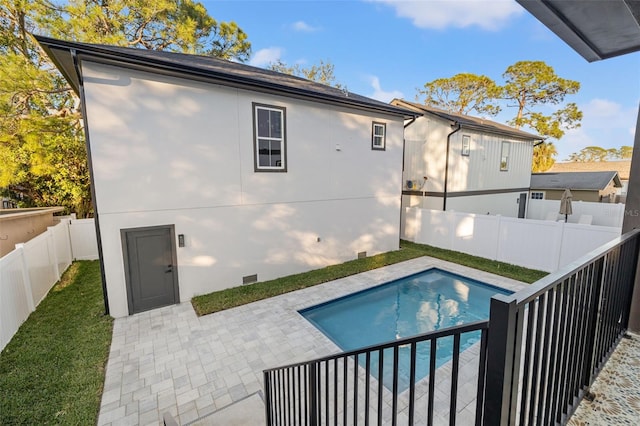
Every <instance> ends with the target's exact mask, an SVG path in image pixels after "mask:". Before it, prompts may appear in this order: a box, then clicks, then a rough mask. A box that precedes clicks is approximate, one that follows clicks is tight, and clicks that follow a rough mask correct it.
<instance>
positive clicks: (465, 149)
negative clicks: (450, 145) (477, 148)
mask: <svg viewBox="0 0 640 426" xmlns="http://www.w3.org/2000/svg"><path fill="white" fill-rule="evenodd" d="M470 151H471V136H469V135H462V150H461V151H460V154H462V155H464V156H466V157H468V156H469V152H470Z"/></svg>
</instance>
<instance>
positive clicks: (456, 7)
mask: <svg viewBox="0 0 640 426" xmlns="http://www.w3.org/2000/svg"><path fill="white" fill-rule="evenodd" d="M370 1H373V2H376V3H383V4H386V5H388V6H390V7H392V8H393V9H395V11H396V14H397V15H398V16H400V17H402V18H408V19H410V20H411V21H412V22H413V25H415V26H416V27H418V28H432V29H438V30H441V29H445V28H448V27H454V28H465V27H471V26H478V27H480V28H482V29H485V30H490V31H495V30H498V29H500V28H501V27H503V26H504V25H505V24H507V23H508V22H509V21H510V20H511V19H513V18H514V17H516V16H518V15H521V14H522V13H523V9H522V7H521V6H520V5H518V4H517V3H516V2H515V1H513V0H491V1H487V0H430V1H406V0H370Z"/></svg>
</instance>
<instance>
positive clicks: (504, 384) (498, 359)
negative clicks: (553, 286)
mask: <svg viewBox="0 0 640 426" xmlns="http://www.w3.org/2000/svg"><path fill="white" fill-rule="evenodd" d="M516 320H517V318H516V300H515V299H514V298H513V296H507V295H501V294H498V295H495V296H493V297H492V298H491V307H490V312H489V335H488V341H487V372H486V384H485V389H484V392H485V398H484V410H483V411H484V413H483V414H484V415H483V425H485V426H497V425H508V424H511V420H510V414H511V411H512V405H513V404H512V401H511V396H512V385H513V382H514V377H513V376H514V373H515V374H518V373H517V372H514V358H515V352H516V351H515V337H516V331H517V326H516ZM480 391H481V390H479V392H480ZM513 403H515V401H513ZM514 417H515V416H514ZM512 418H513V417H512Z"/></svg>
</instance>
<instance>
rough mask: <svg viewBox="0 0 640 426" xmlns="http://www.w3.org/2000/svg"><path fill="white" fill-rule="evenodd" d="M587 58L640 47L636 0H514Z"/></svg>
mask: <svg viewBox="0 0 640 426" xmlns="http://www.w3.org/2000/svg"><path fill="white" fill-rule="evenodd" d="M516 1H517V2H518V3H520V5H521V6H522V7H524V8H525V9H526V10H528V11H529V12H530V13H531V14H532V15H533V16H535V17H536V18H537V19H538V20H539V21H540V22H542V23H543V24H544V25H546V26H547V27H548V28H549V29H550V30H551V31H553V32H554V33H556V35H557V36H558V37H560V38H561V39H562V40H564V42H565V43H567V44H568V45H569V46H571V47H572V48H573V49H574V50H575V51H576V52H578V53H579V54H580V55H582V57H583V58H585V59H586V60H588V61H589V62H593V61H597V60H600V59H607V58H612V57H614V56H619V55H624V54H626V53H630V52H636V51H638V50H640V2H638V0H606V1H593V0H591V1H585V0H516Z"/></svg>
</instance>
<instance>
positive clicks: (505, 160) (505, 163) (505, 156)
mask: <svg viewBox="0 0 640 426" xmlns="http://www.w3.org/2000/svg"><path fill="white" fill-rule="evenodd" d="M510 148H511V143H509V142H507V141H502V150H501V154H500V171H503V172H505V171H507V170H509V149H510Z"/></svg>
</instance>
